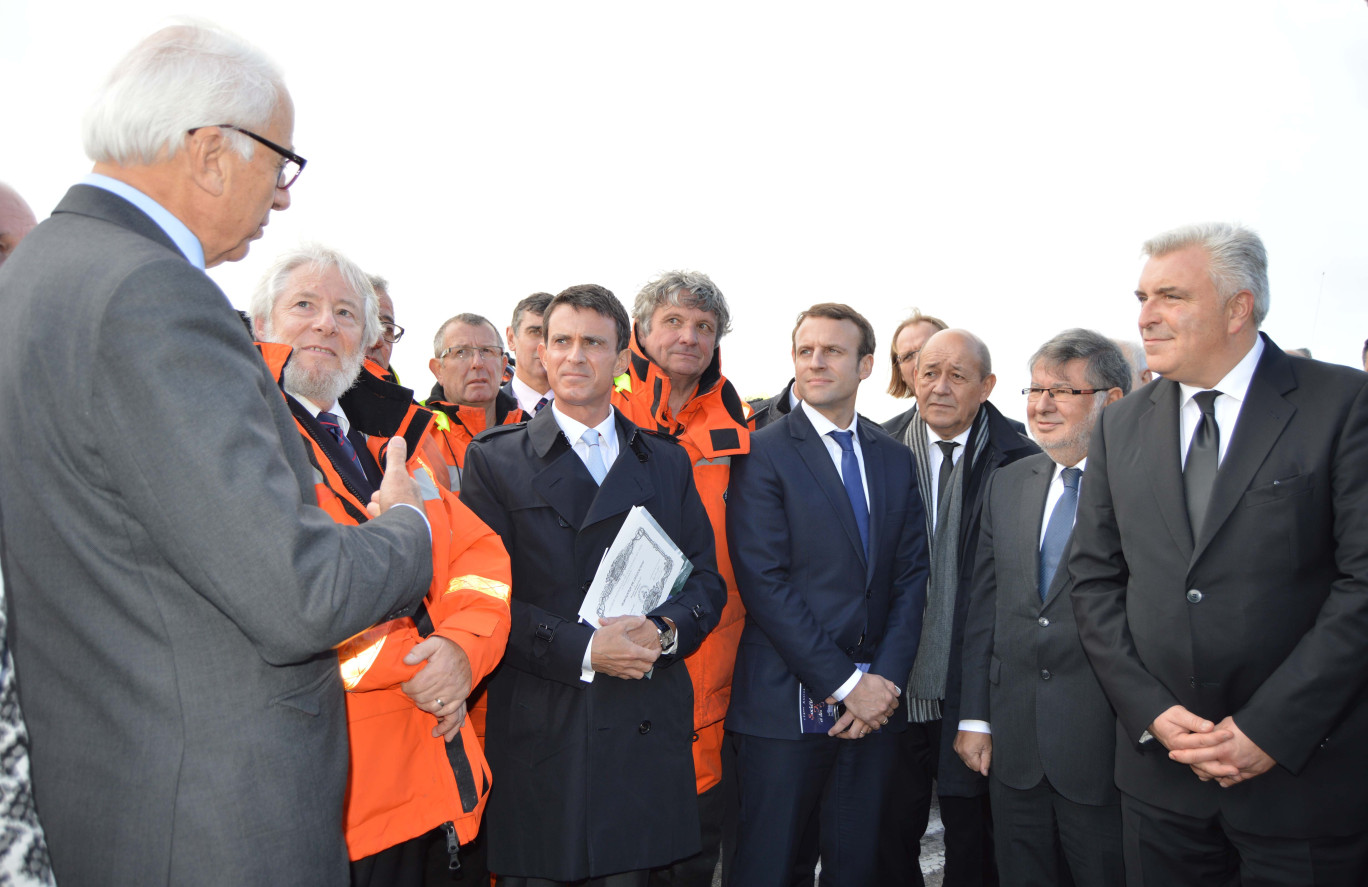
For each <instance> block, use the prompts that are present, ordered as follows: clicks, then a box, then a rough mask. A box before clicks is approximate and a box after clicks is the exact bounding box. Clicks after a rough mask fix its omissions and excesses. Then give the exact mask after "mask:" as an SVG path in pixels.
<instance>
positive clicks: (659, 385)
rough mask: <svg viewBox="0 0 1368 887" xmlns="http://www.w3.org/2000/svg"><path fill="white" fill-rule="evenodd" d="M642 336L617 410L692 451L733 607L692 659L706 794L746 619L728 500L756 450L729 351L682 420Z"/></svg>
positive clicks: (697, 768)
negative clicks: (737, 474)
mask: <svg viewBox="0 0 1368 887" xmlns="http://www.w3.org/2000/svg"><path fill="white" fill-rule="evenodd" d="M638 333H639V330H638V329H637V328H636V327H635V326H634V327H633V330H632V344H631V361H630V363H629V365H628V369H627V372H626V374H624V375H622V376H619V377H618V379H617V387H616V389H615V390H614V392H613V406H615V407H617V408H618V409H619V410H621V411H622V414H623V415H624V416H626V417H627V418H628V419H631V420H632V421H633V422H634V423H636V424H637V425H639V426H641V427H642V428H645V429H647V430H649V431H658V432H660V433H662V434H668V435H671V436H673V437H674V438H676V439H677V440H678V441H679V442H680V443H681V444H683V445H684V449H685V450H687V451H688V453H689V459H690V460H691V461H692V462H693V476H694V486H696V487H698V495H699V497H700V498H701V499H702V500H703V507H704V508H705V509H706V510H707V512H708V520H709V521H711V522H712V527H713V537H714V538H715V539H716V540H717V570H718V572H719V573H721V574H722V578H723V580H725V581H726V583H727V606H726V607H725V608H724V609H723V610H722V618H721V620H720V621H719V622H718V623H717V627H716V628H714V629H713V630H712V632H711V633H710V634H709V635H708V637H707V638H706V639H705V640H704V641H703V644H702V646H700V647H699V648H698V649H697V650H695V651H694V652H693V654H692V655H690V656H689V657H688V658H686V659H685V660H684V664H685V666H687V667H688V670H689V677H690V678H691V679H692V680H693V688H694V731H695V733H698V734H705V733H706V734H707V735H700V736H699V738H697V739H695V741H694V745H693V751H694V774H695V776H696V777H697V781H698V791H699V792H703V791H706V790H707V789H709V788H711V787H712V786H714V785H716V784H717V782H718V781H720V780H721V778H722V769H721V768H722V762H721V741H720V740H721V736H720V734H721V729H722V719H723V718H724V717H726V714H727V704H728V703H729V702H730V701H731V681H732V668H733V666H734V665H735V664H736V645H737V644H738V643H739V642H740V640H741V628H742V627H743V626H744V625H745V619H746V609H745V607H744V606H742V604H741V595H740V594H739V593H738V592H737V590H736V577H735V576H734V575H733V574H732V566H731V557H730V556H729V554H728V552H727V512H726V507H727V501H726V500H727V485H728V484H729V483H730V482H731V460H732V457H733V456H741V455H745V454H746V453H749V452H750V429H749V428H747V426H746V414H747V407H746V405H745V403H744V402H743V401H742V400H741V397H740V395H738V394H737V393H736V389H735V388H733V387H732V384H731V383H730V382H728V381H727V379H726V378H725V377H724V376H723V375H722V355H721V349H717V350H715V351H714V352H713V359H712V363H710V364H709V365H708V368H707V369H706V370H705V371H704V372H703V376H702V378H700V379H699V382H698V391H697V392H696V393H695V394H694V396H693V399H692V400H690V401H689V402H688V403H687V404H686V405H685V406H684V409H682V410H680V411H679V415H677V416H672V415H671V414H670V379H669V377H668V376H667V375H666V374H665V371H664V370H662V369H661V368H660V367H658V366H656V364H654V363H652V362H651V360H650V358H648V357H647V356H646V352H645V351H644V350H643V349H642V347H641V344H640V342H639V341H638Z"/></svg>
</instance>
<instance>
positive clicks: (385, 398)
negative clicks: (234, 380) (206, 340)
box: [258, 343, 511, 860]
mask: <svg viewBox="0 0 1368 887" xmlns="http://www.w3.org/2000/svg"><path fill="white" fill-rule="evenodd" d="M258 347H259V348H260V349H261V352H262V356H263V357H264V358H265V359H266V362H267V364H268V365H269V366H270V367H271V370H272V372H273V373H274V374H275V376H276V378H277V379H280V378H281V375H282V373H283V370H284V366H285V362H286V360H287V359H288V357H289V353H290V349H289V348H288V347H286V346H282V345H269V344H263V343H258ZM369 366H374V365H373V364H369V365H368V367H369ZM289 400H291V399H290V398H288V397H287V401H289ZM300 408H302V407H299V406H298V404H297V403H292V404H291V409H292V410H297V409H300ZM342 408H343V410H344V411H345V412H346V413H347V417H348V419H349V420H350V421H351V422H352V423H353V424H354V425H355V426H356V427H357V428H358V429H359V430H362V431H365V432H368V433H371V436H370V437H369V439H368V440H367V448H368V449H369V450H370V452H371V455H372V456H374V457H375V460H376V462H377V463H378V464H380V465H381V466H383V465H384V464H385V451H386V449H387V447H388V444H389V438H390V437H392V436H402V437H403V438H404V439H405V441H407V442H408V444H409V448H410V456H409V458H408V463H407V467H408V470H409V474H410V475H411V476H412V477H413V479H414V480H415V481H416V482H417V483H418V486H419V488H420V490H422V493H423V500H424V502H423V505H424V511H425V513H426V515H427V519H428V522H429V524H430V525H431V527H432V586H431V588H430V589H429V591H428V595H427V598H426V600H425V601H424V605H425V608H426V613H427V616H428V618H429V619H430V621H431V624H432V629H430V631H431V632H432V633H435V634H437V635H440V636H441V637H444V638H446V639H447V640H450V641H452V642H454V643H455V644H457V645H458V646H459V647H460V648H461V650H462V651H464V652H465V654H466V656H467V658H468V659H469V660H470V668H471V673H472V684H473V683H478V682H479V681H480V680H481V679H482V678H484V676H485V675H487V674H488V673H489V672H490V671H491V670H492V669H493V668H494V666H495V665H496V664H498V661H499V659H500V657H502V656H503V650H504V645H505V644H506V643H507V640H508V630H509V625H510V617H509V610H508V598H509V582H510V581H511V572H510V569H509V563H508V553H507V552H506V551H505V550H504V547H503V543H502V542H501V541H500V540H499V537H498V536H497V535H496V534H495V533H494V532H493V531H492V530H490V529H489V528H488V527H487V526H485V524H484V523H483V522H482V521H480V519H479V518H477V517H475V515H474V514H472V513H471V512H470V510H469V509H467V508H466V507H465V506H464V505H462V504H461V502H460V500H459V499H457V498H456V497H455V496H454V495H452V494H451V493H449V492H446V491H444V490H441V489H439V488H438V486H437V484H436V483H435V482H434V480H435V478H434V466H431V465H429V464H428V461H427V460H426V459H425V458H424V456H423V454H422V452H421V448H420V443H421V437H422V436H423V435H424V434H425V433H426V430H427V425H428V422H429V421H430V419H431V414H430V413H428V411H427V410H424V409H422V408H421V407H419V406H418V405H417V404H415V403H413V400H412V393H411V392H409V391H408V389H406V388H400V387H399V386H397V385H392V384H390V383H386V382H383V381H381V380H380V379H378V378H376V377H375V376H373V375H371V374H370V373H369V371H363V373H362V376H361V379H360V380H358V382H357V385H356V386H355V387H353V388H352V390H351V391H349V392H348V393H347V394H345V395H343V398H342ZM296 424H297V425H298V426H299V429H300V433H301V435H302V437H303V438H304V442H305V445H306V447H307V449H308V452H309V456H310V461H312V462H313V466H314V469H315V489H316V491H317V494H318V504H319V506H320V507H321V508H323V509H324V510H325V511H327V512H328V513H329V514H330V515H332V517H333V519H334V520H336V521H337V522H338V523H345V524H357V523H361V522H363V521H365V520H366V519H367V515H366V510H365V503H364V502H362V501H360V499H359V497H357V496H356V495H355V494H354V493H353V492H352V491H351V490H350V489H348V487H347V485H346V483H345V481H343V479H342V477H341V476H340V475H339V474H338V472H337V470H336V469H335V468H333V465H332V463H331V462H330V461H329V459H328V457H327V455H326V453H325V451H324V450H323V449H322V448H321V446H320V445H319V443H318V442H317V441H315V440H314V439H313V438H312V437H311V436H310V434H309V432H308V429H307V427H306V426H305V425H304V424H303V423H302V422H301V421H300V420H299V418H298V415H297V416H296ZM436 468H437V470H441V467H440V466H436ZM420 619H421V617H420ZM422 621H424V623H425V624H426V621H427V620H422ZM421 640H423V633H421V632H420V631H419V628H418V625H417V624H416V623H415V621H414V620H413V619H412V618H409V617H404V618H402V619H394V620H391V621H389V622H384V623H381V624H380V625H376V626H373V627H372V628H370V629H367V630H366V631H364V632H362V633H361V634H359V635H357V636H355V637H353V638H351V639H350V640H348V641H346V642H345V643H344V644H342V645H341V646H340V647H339V648H338V660H339V663H340V667H341V670H342V680H343V684H344V686H345V687H346V689H347V733H348V737H349V739H350V742H351V762H350V769H349V771H348V785H347V803H346V810H345V813H344V828H345V832H346V838H347V852H348V855H349V856H350V857H351V858H352V859H353V860H356V859H361V858H362V857H365V856H370V855H372V854H375V853H378V852H379V851H381V850H384V849H386V848H388V847H392V846H394V845H395V844H398V843H401V842H403V841H406V840H409V839H410V838H414V837H417V836H418V835H421V834H425V833H426V832H428V831H431V830H432V829H434V828H436V827H437V826H439V825H441V824H442V823H444V822H452V823H453V824H454V825H455V828H456V833H457V836H458V838H459V840H460V841H461V843H463V844H464V843H467V842H469V841H471V840H473V839H474V838H475V834H476V832H477V831H478V830H479V825H480V817H481V816H482V815H483V813H484V806H485V800H486V798H487V797H488V794H489V787H490V783H491V781H492V777H491V774H490V771H489V765H488V764H487V763H486V762H485V757H484V751H483V749H482V748H481V745H480V743H479V742H478V741H477V740H476V738H475V731H474V728H473V727H472V726H471V724H470V722H469V720H468V719H467V721H466V723H465V724H463V725H462V726H461V730H460V734H459V735H458V736H457V737H456V738H455V739H453V740H452V742H451V743H450V744H447V743H444V742H443V741H442V739H441V738H440V737H434V736H433V735H432V730H433V727H435V726H436V724H437V719H436V717H435V716H433V715H431V714H429V713H427V712H425V711H422V710H421V709H419V708H418V707H417V706H415V705H414V703H413V701H412V700H411V699H409V697H408V696H407V695H405V694H404V692H403V690H402V689H401V688H400V684H402V683H403V682H405V681H407V680H409V679H410V678H412V677H413V676H414V675H416V674H417V673H418V672H419V670H420V669H421V668H422V665H418V666H410V665H405V664H404V661H403V660H404V656H405V655H406V654H407V653H408V652H409V651H410V650H411V649H413V647H414V646H416V645H417V644H418V643H419V642H420V641H421Z"/></svg>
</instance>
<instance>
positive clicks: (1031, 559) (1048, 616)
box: [956, 453, 1120, 804]
mask: <svg viewBox="0 0 1368 887" xmlns="http://www.w3.org/2000/svg"><path fill="white" fill-rule="evenodd" d="M1054 471H1055V463H1054V461H1053V460H1052V459H1051V458H1050V457H1049V456H1047V455H1045V454H1043V453H1042V454H1040V455H1036V456H1029V457H1027V458H1025V459H1022V460H1020V461H1019V462H1015V463H1013V464H1011V465H1008V466H1006V467H1004V468H1002V469H1000V470H998V471H997V472H995V473H994V474H993V476H992V477H990V478H989V479H988V485H987V487H986V489H985V490H984V494H983V500H984V501H983V515H982V518H981V519H980V521H979V539H978V560H977V563H976V565H975V567H974V581H973V585H972V589H971V592H970V599H969V612H968V615H967V616H966V621H965V628H964V656H963V658H962V661H963V664H964V671H963V676H964V685H963V690H962V692H961V694H960V698H961V700H962V702H961V705H960V711H959V717H960V718H961V719H971V720H980V721H987V722H988V723H989V724H990V726H991V727H992V730H993V761H992V773H993V775H994V776H995V777H996V778H997V779H998V780H999V781H1000V782H1002V783H1003V784H1004V785H1007V786H1010V787H1011V788H1015V789H1022V790H1025V789H1029V788H1034V787H1035V786H1036V785H1038V784H1039V783H1040V780H1041V778H1042V777H1048V778H1049V780H1050V784H1051V785H1052V786H1054V788H1055V790H1056V791H1058V792H1059V793H1060V794H1061V795H1063V796H1064V797H1066V798H1068V799H1069V800H1071V801H1074V802H1076V803H1079V804H1115V803H1117V802H1118V801H1119V800H1120V797H1119V795H1118V794H1117V791H1116V786H1115V785H1114V783H1113V781H1112V769H1113V767H1114V764H1115V759H1116V758H1115V747H1116V715H1115V713H1114V712H1113V711H1112V709H1111V706H1110V705H1109V704H1108V703H1107V697H1106V696H1105V695H1104V694H1103V693H1102V687H1101V685H1100V684H1098V682H1097V676H1096V675H1094V674H1093V669H1092V665H1091V664H1090V663H1089V662H1088V657H1087V655H1086V654H1085V653H1084V652H1083V644H1082V643H1081V642H1080V641H1079V639H1078V628H1077V626H1076V625H1075V624H1074V613H1073V603H1072V601H1071V600H1070V598H1069V589H1068V587H1067V586H1068V576H1069V571H1068V549H1067V548H1066V549H1065V552H1064V555H1063V557H1061V559H1060V567H1061V568H1060V569H1059V570H1058V571H1057V572H1056V573H1055V577H1054V581H1053V582H1052V583H1051V584H1050V589H1049V592H1048V593H1047V594H1046V597H1045V601H1044V603H1042V602H1041V600H1040V592H1039V589H1038V587H1037V579H1036V577H1037V575H1038V574H1039V571H1040V532H1041V527H1042V523H1043V521H1044V520H1045V511H1044V509H1045V497H1046V494H1047V493H1048V492H1049V488H1050V484H1051V482H1052V480H1053V478H1054ZM1083 478H1084V479H1083V483H1084V484H1085V485H1086V484H1088V483H1089V482H1090V478H1089V476H1088V474H1087V473H1085V474H1084V476H1083ZM956 726H958V724H957V725H956Z"/></svg>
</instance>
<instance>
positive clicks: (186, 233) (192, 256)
mask: <svg viewBox="0 0 1368 887" xmlns="http://www.w3.org/2000/svg"><path fill="white" fill-rule="evenodd" d="M81 184H83V185H90V186H91V187H93V188H99V189H101V190H103V191H108V192H109V193H111V194H115V195H117V196H119V197H122V198H123V199H124V200H127V201H128V202H129V203H131V204H133V205H134V206H136V207H137V208H138V209H140V210H142V211H143V212H145V213H147V215H148V217H149V218H150V219H152V221H153V222H155V223H156V225H157V227H158V228H160V229H162V231H163V232H165V234H166V236H167V237H169V238H171V242H172V243H174V244H175V245H176V249H178V250H180V251H181V254H182V255H183V256H185V258H186V259H187V260H189V262H190V264H191V265H194V266H195V267H196V268H198V269H200V270H201V271H203V270H204V247H203V246H202V245H200V242H199V238H198V237H196V236H195V234H194V232H193V231H191V230H190V229H189V228H187V227H186V225H185V223H184V222H182V221H181V220H180V219H178V218H176V217H175V216H174V215H172V214H171V211H170V210H168V209H167V208H166V207H164V206H162V205H161V204H160V203H158V202H157V201H155V200H153V199H152V198H151V197H148V196H147V195H146V194H144V193H143V192H141V191H139V190H138V189H137V188H134V187H133V186H132V185H130V184H128V183H127V182H121V181H119V180H118V179H114V178H110V177H109V176H105V175H100V174H99V173H97V172H93V173H91V174H90V175H88V176H86V177H85V179H83V180H82V181H81Z"/></svg>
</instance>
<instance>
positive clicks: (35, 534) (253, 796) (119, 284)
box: [0, 185, 431, 885]
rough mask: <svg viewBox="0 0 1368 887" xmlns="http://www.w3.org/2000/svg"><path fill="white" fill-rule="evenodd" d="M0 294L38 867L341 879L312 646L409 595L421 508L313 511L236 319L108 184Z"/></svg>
mask: <svg viewBox="0 0 1368 887" xmlns="http://www.w3.org/2000/svg"><path fill="white" fill-rule="evenodd" d="M0 308H3V311H4V313H5V316H6V318H7V319H8V321H9V322H8V323H6V324H4V325H3V327H0V415H3V416H4V417H5V421H4V422H3V423H0V466H3V467H0V498H3V499H4V501H5V503H6V504H7V506H10V505H11V503H22V504H21V505H19V506H18V511H19V515H14V514H11V518H12V519H11V520H10V522H9V523H8V524H7V525H6V527H5V539H4V552H3V555H4V559H5V563H6V568H7V570H8V575H9V578H10V580H11V582H12V586H11V587H10V588H9V589H8V591H9V593H10V605H11V617H12V619H13V624H12V633H13V638H14V653H15V661H16V665H17V669H18V674H19V676H20V690H21V695H22V698H23V705H24V712H25V715H26V716H27V718H28V723H29V727H30V730H31V733H32V739H33V746H32V749H33V782H34V788H35V790H36V794H37V802H38V806H39V809H41V811H42V816H43V824H44V826H45V827H46V829H47V834H48V841H49V844H50V846H51V848H52V860H53V865H54V870H55V872H56V875H57V878H58V880H59V881H60V882H61V883H63V884H102V885H103V884H132V885H145V884H166V883H177V884H243V883H291V884H319V885H335V884H338V883H343V882H344V881H345V879H346V877H347V856H346V850H345V847H344V846H343V841H342V829H341V816H342V799H343V792H344V789H345V784H346V775H347V745H346V742H347V734H346V714H345V711H344V704H343V691H342V682H341V679H340V676H339V673H338V664H337V656H336V654H335V653H334V652H333V647H334V646H335V645H337V644H339V643H341V642H342V641H344V640H346V639H347V638H348V637H350V636H351V635H354V634H356V633H357V632H359V631H362V630H364V629H365V628H367V627H368V626H370V625H371V624H373V623H375V622H378V621H382V620H385V619H389V618H393V617H395V616H397V615H399V614H402V613H407V612H409V611H410V609H411V607H412V606H413V605H416V603H417V602H418V601H419V600H421V598H422V596H423V594H424V593H425V591H426V588H427V586H428V583H429V582H430V581H431V564H430V560H431V558H430V555H429V547H430V543H429V541H428V536H427V531H426V529H425V527H424V523H423V521H422V519H421V518H420V516H419V515H418V514H417V513H415V512H414V511H413V510H412V509H407V508H404V509H396V510H395V511H394V512H391V513H390V514H388V515H386V516H385V517H383V518H380V519H378V520H375V521H372V522H370V523H369V524H367V525H366V526H364V527H345V528H344V527H339V526H338V525H337V524H335V523H334V522H333V520H332V519H331V518H330V517H328V515H327V514H325V513H324V512H323V511H321V510H320V509H318V508H317V507H316V505H315V504H314V503H315V502H316V501H317V500H316V498H315V494H314V487H313V469H312V468H311V467H310V465H309V461H308V457H307V455H306V454H305V452H304V448H303V445H302V444H301V443H300V440H299V432H298V431H297V430H296V428H295V425H294V420H293V419H292V418H291V417H290V414H289V412H288V411H287V410H286V408H285V402H284V400H283V399H282V398H281V396H280V389H279V388H278V387H277V386H276V383H275V381H274V380H273V379H272V378H271V377H270V373H269V372H268V371H267V369H266V365H265V363H264V362H263V361H262V360H261V357H260V355H259V354H258V353H257V352H256V350H255V349H254V348H253V347H252V342H251V339H250V338H249V337H248V335H247V332H246V330H244V329H243V327H242V322H241V321H240V320H239V319H238V316H237V314H236V313H235V312H234V311H233V309H232V307H231V306H230V305H229V304H228V301H227V299H225V298H224V296H223V293H222V292H220V291H219V289H218V287H216V286H215V285H214V284H213V283H212V282H211V281H210V280H209V278H208V277H206V276H205V275H204V274H203V273H202V272H200V271H198V270H197V269H195V268H194V267H193V266H191V265H190V264H189V263H188V262H187V261H186V260H185V258H184V257H183V256H182V255H181V254H180V253H179V252H178V251H177V250H176V249H175V247H174V246H173V245H172V243H171V241H170V240H169V239H168V238H167V237H166V236H165V235H164V234H163V233H162V231H161V229H159V228H158V227H157V226H156V225H155V224H154V223H153V222H152V221H151V220H150V219H149V218H148V217H147V216H146V215H144V214H143V213H142V212H141V211H139V210H137V209H136V208H135V207H133V206H132V205H131V204H129V203H128V202H127V201H125V200H123V199H122V198H119V197H116V196H114V195H112V194H110V193H108V192H106V191H103V190H100V189H97V188H91V187H87V186H80V185H78V186H76V187H74V188H72V189H71V191H70V192H68V194H67V196H66V197H65V198H64V199H63V201H62V202H61V204H60V205H59V206H58V207H57V210H56V212H55V213H54V215H53V217H52V218H51V219H49V220H48V221H46V222H44V223H43V224H42V225H40V226H38V228H37V229H35V230H34V231H33V233H32V234H30V235H29V237H28V239H27V240H26V241H25V242H24V248H23V249H22V250H21V251H19V252H18V253H17V254H16V255H15V257H14V258H13V259H12V260H11V261H9V262H7V263H5V266H4V268H3V269H0ZM92 848H98V850H95V849H92Z"/></svg>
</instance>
